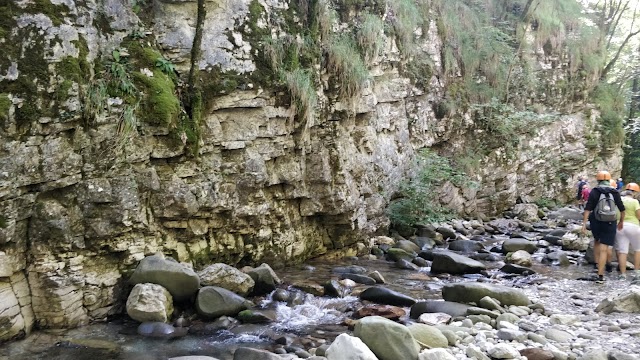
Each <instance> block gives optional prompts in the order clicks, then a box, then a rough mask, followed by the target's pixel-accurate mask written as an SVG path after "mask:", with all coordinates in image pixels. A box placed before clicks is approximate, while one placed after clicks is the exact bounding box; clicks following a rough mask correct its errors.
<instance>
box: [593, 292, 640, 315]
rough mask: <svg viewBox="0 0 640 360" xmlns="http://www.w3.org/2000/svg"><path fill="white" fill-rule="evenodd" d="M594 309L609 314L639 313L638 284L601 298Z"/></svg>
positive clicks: (639, 296) (639, 295)
mask: <svg viewBox="0 0 640 360" xmlns="http://www.w3.org/2000/svg"><path fill="white" fill-rule="evenodd" d="M596 311H600V312H603V313H605V314H610V313H612V312H622V313H640V286H638V285H632V286H630V287H629V288H628V289H625V290H623V291H622V292H620V293H619V294H616V295H613V296H610V297H607V298H606V299H604V300H602V302H600V304H599V305H598V307H596Z"/></svg>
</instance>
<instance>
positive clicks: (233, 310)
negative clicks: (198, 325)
mask: <svg viewBox="0 0 640 360" xmlns="http://www.w3.org/2000/svg"><path fill="white" fill-rule="evenodd" d="M247 305H248V302H247V301H246V300H245V299H244V298H243V297H241V296H240V295H238V294H236V293H234V292H231V291H229V290H227V289H223V288H221V287H217V286H205V287H203V288H202V289H200V291H199V292H198V296H197V297H196V310H197V311H198V314H200V315H201V316H202V317H205V318H217V317H220V316H223V315H227V316H236V315H237V314H238V313H239V312H240V311H242V310H245V309H246V308H247Z"/></svg>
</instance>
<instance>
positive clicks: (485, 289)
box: [442, 282, 530, 306]
mask: <svg viewBox="0 0 640 360" xmlns="http://www.w3.org/2000/svg"><path fill="white" fill-rule="evenodd" d="M485 296H489V297H492V298H494V299H496V300H498V301H499V302H500V303H501V304H502V305H503V306H504V305H522V306H527V305H529V304H530V301H529V298H528V297H527V295H525V293H524V292H522V290H519V289H515V288H512V287H507V286H502V285H493V284H485V283H479V282H463V283H456V284H447V285H445V286H444V287H443V288H442V297H443V298H444V299H445V300H447V301H456V302H461V303H470V302H474V303H476V304H477V303H478V302H479V301H480V299H482V298H483V297H485Z"/></svg>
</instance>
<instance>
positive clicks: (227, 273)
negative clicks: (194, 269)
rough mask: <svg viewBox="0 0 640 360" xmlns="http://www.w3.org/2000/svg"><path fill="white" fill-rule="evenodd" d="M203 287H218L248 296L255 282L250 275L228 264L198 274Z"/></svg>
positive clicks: (211, 266)
mask: <svg viewBox="0 0 640 360" xmlns="http://www.w3.org/2000/svg"><path fill="white" fill-rule="evenodd" d="M198 277H200V284H201V285H202V286H218V287H221V288H224V289H227V290H229V291H233V292H234V293H236V294H238V295H241V296H246V295H248V294H249V293H250V292H251V290H252V289H253V286H254V285H255V282H254V281H253V279H252V278H251V276H249V275H248V274H245V273H243V272H242V271H240V270H238V269H236V268H234V267H233V266H229V265H227V264H222V263H219V264H212V265H209V266H207V267H206V268H204V269H202V271H199V272H198Z"/></svg>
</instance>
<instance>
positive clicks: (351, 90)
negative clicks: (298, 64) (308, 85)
mask: <svg viewBox="0 0 640 360" xmlns="http://www.w3.org/2000/svg"><path fill="white" fill-rule="evenodd" d="M327 53H328V67H329V69H330V70H331V71H332V72H333V73H334V74H335V79H336V83H337V84H338V86H339V88H340V97H341V98H343V99H346V100H350V99H353V97H354V96H356V95H357V94H358V93H360V91H361V90H362V89H363V88H364V86H365V85H366V83H367V81H368V80H369V71H368V70H367V66H366V65H365V63H364V61H363V60H362V56H360V53H359V52H358V47H357V46H356V44H355V42H354V40H353V39H352V38H351V37H350V36H347V35H342V36H338V37H335V38H334V39H332V41H331V43H330V44H329V46H328V47H327Z"/></svg>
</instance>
